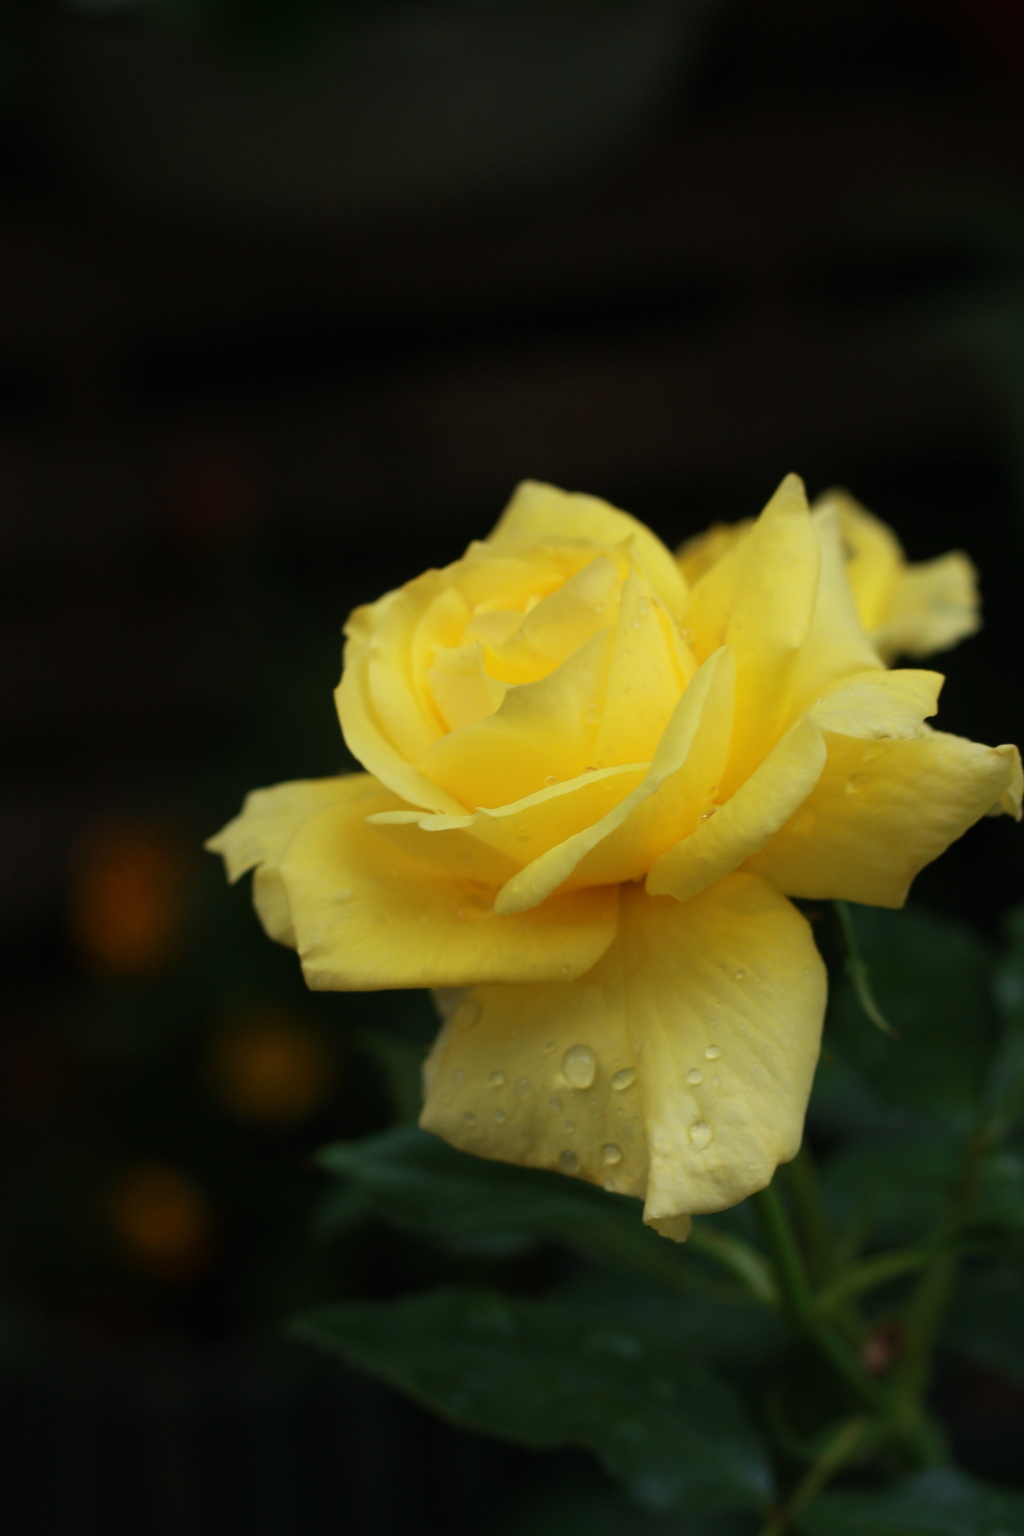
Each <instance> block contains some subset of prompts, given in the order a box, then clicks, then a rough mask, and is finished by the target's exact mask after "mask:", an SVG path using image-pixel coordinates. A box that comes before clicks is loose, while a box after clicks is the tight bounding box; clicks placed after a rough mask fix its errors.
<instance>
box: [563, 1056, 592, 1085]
mask: <svg viewBox="0 0 1024 1536" xmlns="http://www.w3.org/2000/svg"><path fill="white" fill-rule="evenodd" d="M562 1075H563V1076H564V1077H565V1080H566V1082H568V1083H570V1084H571V1085H572V1087H573V1088H589V1087H590V1085H591V1083H592V1082H593V1081H594V1078H595V1077H596V1076H597V1057H596V1056H595V1055H594V1052H593V1051H592V1050H591V1049H590V1046H589V1045H570V1047H569V1049H568V1050H567V1051H566V1053H565V1055H564V1056H563V1057H562Z"/></svg>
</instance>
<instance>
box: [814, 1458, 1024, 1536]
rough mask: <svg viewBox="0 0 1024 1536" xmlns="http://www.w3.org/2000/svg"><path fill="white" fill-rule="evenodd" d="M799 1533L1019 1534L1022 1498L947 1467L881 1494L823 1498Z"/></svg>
mask: <svg viewBox="0 0 1024 1536" xmlns="http://www.w3.org/2000/svg"><path fill="white" fill-rule="evenodd" d="M799 1529H800V1530H801V1531H804V1532H806V1536H1020V1532H1021V1531H1024V1494H1020V1493H1003V1492H1000V1491H998V1490H996V1489H994V1488H986V1487H984V1485H983V1484H981V1483H977V1482H975V1481H974V1480H973V1479H972V1478H969V1477H964V1475H963V1474H962V1473H960V1472H953V1471H951V1470H949V1469H947V1468H945V1467H943V1468H941V1469H938V1468H937V1469H935V1470H933V1471H929V1472H922V1473H920V1474H919V1475H918V1476H917V1477H910V1478H907V1479H906V1481H905V1482H902V1483H899V1484H897V1486H896V1487H894V1488H887V1489H885V1490H884V1491H879V1492H877V1493H874V1492H873V1493H853V1492H841V1493H839V1492H837V1493H827V1494H824V1495H823V1496H822V1497H821V1498H820V1499H818V1500H817V1501H816V1502H815V1503H814V1504H813V1505H811V1507H810V1508H809V1509H808V1510H807V1512H806V1513H805V1514H804V1516H803V1519H802V1520H801V1521H800V1524H799Z"/></svg>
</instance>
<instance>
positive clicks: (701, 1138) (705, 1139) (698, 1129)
mask: <svg viewBox="0 0 1024 1536" xmlns="http://www.w3.org/2000/svg"><path fill="white" fill-rule="evenodd" d="M714 1134H715V1133H714V1130H713V1129H712V1127H711V1126H710V1125H709V1124H708V1122H707V1121H706V1120H695V1121H694V1122H693V1124H692V1125H691V1126H690V1129H689V1136H690V1141H691V1143H692V1144H693V1146H694V1148H695V1149H696V1150H697V1151H698V1152H703V1150H704V1148H705V1147H706V1146H707V1145H708V1143H709V1142H710V1141H711V1138H712V1137H713V1136H714Z"/></svg>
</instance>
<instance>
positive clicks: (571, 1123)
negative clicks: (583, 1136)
mask: <svg viewBox="0 0 1024 1536" xmlns="http://www.w3.org/2000/svg"><path fill="white" fill-rule="evenodd" d="M564 1129H565V1132H566V1134H567V1135H568V1136H571V1135H572V1133H573V1131H574V1130H575V1129H576V1122H575V1120H567V1121H566V1122H565V1127H564Z"/></svg>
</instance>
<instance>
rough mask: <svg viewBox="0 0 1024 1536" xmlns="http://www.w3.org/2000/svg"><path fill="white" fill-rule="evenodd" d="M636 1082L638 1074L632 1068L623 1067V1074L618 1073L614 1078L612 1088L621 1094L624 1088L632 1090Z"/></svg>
mask: <svg viewBox="0 0 1024 1536" xmlns="http://www.w3.org/2000/svg"><path fill="white" fill-rule="evenodd" d="M635 1082H636V1072H635V1071H634V1070H633V1068H632V1067H623V1069H622V1071H621V1072H616V1074H615V1076H614V1077H613V1078H612V1087H613V1088H614V1089H615V1092H616V1093H621V1092H622V1090H623V1089H624V1088H632V1086H633V1084H634V1083H635Z"/></svg>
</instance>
